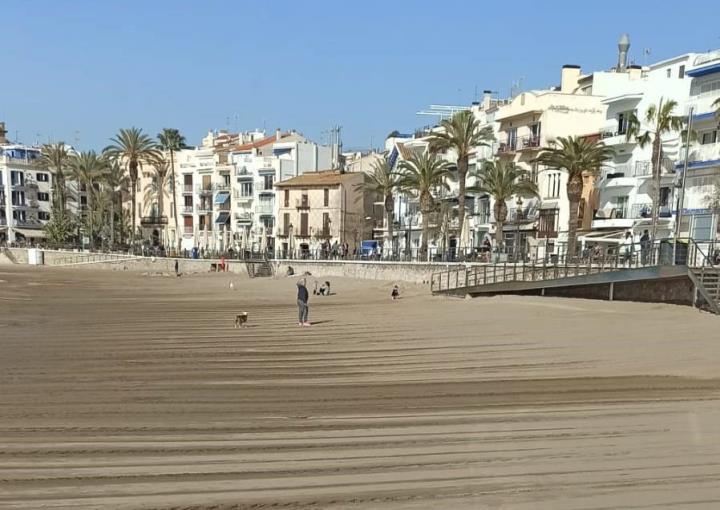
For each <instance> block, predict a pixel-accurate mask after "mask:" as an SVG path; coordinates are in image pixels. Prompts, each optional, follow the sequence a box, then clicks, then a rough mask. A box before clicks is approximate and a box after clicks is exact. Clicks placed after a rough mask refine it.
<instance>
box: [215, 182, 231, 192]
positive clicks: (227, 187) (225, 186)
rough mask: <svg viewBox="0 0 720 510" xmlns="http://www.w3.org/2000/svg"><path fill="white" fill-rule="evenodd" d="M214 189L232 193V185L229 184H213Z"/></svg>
mask: <svg viewBox="0 0 720 510" xmlns="http://www.w3.org/2000/svg"><path fill="white" fill-rule="evenodd" d="M213 189H214V190H215V191H230V183H229V182H218V183H216V184H213Z"/></svg>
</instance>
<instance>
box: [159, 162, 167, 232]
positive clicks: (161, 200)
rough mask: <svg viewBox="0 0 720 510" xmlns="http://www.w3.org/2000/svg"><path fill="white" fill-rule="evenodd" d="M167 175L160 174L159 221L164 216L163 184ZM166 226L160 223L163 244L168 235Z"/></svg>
mask: <svg viewBox="0 0 720 510" xmlns="http://www.w3.org/2000/svg"><path fill="white" fill-rule="evenodd" d="M165 179H166V176H165V175H163V174H158V219H157V221H162V219H161V218H162V217H163V210H164V209H165V190H164V189H163V185H164V184H165ZM166 230H167V229H166V226H165V225H163V224H162V223H161V224H160V231H161V232H162V233H163V235H162V237H163V245H164V244H165V239H166V236H167V232H166Z"/></svg>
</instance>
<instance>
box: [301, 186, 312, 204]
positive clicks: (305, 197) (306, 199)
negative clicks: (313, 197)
mask: <svg viewBox="0 0 720 510" xmlns="http://www.w3.org/2000/svg"><path fill="white" fill-rule="evenodd" d="M300 205H301V206H302V207H310V197H308V192H307V190H304V191H303V192H302V199H301V201H300Z"/></svg>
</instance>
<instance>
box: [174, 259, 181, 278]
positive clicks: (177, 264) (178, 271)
mask: <svg viewBox="0 0 720 510" xmlns="http://www.w3.org/2000/svg"><path fill="white" fill-rule="evenodd" d="M175 276H180V264H179V263H178V259H175Z"/></svg>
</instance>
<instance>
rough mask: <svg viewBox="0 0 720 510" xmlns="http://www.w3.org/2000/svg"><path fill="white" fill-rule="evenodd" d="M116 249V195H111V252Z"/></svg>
mask: <svg viewBox="0 0 720 510" xmlns="http://www.w3.org/2000/svg"><path fill="white" fill-rule="evenodd" d="M114 249H115V194H114V193H113V194H111V195H110V250H111V251H112V250H114Z"/></svg>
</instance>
